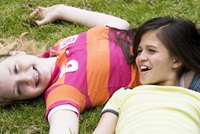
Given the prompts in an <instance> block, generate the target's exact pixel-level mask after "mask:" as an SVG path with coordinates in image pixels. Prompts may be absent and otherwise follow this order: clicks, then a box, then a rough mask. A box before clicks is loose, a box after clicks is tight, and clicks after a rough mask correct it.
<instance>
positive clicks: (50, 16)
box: [30, 4, 65, 25]
mask: <svg viewBox="0 0 200 134" xmlns="http://www.w3.org/2000/svg"><path fill="white" fill-rule="evenodd" d="M63 8H65V5H63V4H59V5H54V6H51V7H40V6H39V7H38V8H37V9H35V10H34V11H33V12H32V13H31V14H30V16H31V17H32V16H39V17H41V18H42V19H41V20H36V21H35V22H36V24H37V25H44V24H47V23H51V22H54V21H56V20H59V19H62V15H63V14H62V9H63Z"/></svg>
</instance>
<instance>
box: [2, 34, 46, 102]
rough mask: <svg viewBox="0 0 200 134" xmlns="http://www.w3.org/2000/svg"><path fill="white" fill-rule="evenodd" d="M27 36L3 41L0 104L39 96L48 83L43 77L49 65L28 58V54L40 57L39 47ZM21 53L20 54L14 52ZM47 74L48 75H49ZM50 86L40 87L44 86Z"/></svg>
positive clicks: (33, 58) (37, 59)
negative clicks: (46, 66) (38, 53)
mask: <svg viewBox="0 0 200 134" xmlns="http://www.w3.org/2000/svg"><path fill="white" fill-rule="evenodd" d="M26 36H27V35H26V34H23V35H22V36H21V37H20V38H13V37H12V38H8V39H1V40H0V41H1V44H0V46H1V51H0V74H1V76H0V105H5V104H8V103H12V102H13V101H22V100H26V99H32V98H35V97H37V96H39V95H40V94H41V93H42V92H43V91H44V89H45V87H46V86H47V84H48V81H47V80H44V79H45V78H47V79H48V80H49V76H48V77H47V76H45V77H42V76H43V73H44V72H47V69H46V68H45V64H44V63H43V61H41V60H40V58H38V57H37V56H33V55H26V54H25V52H22V51H26V52H29V53H32V54H37V53H36V52H39V51H36V50H37V48H38V47H37V45H36V42H35V41H34V40H29V39H28V38H27V37H26ZM13 50H20V51H13ZM46 75H47V74H46ZM39 82H41V83H43V84H44V83H46V85H45V84H44V85H40V83H39Z"/></svg>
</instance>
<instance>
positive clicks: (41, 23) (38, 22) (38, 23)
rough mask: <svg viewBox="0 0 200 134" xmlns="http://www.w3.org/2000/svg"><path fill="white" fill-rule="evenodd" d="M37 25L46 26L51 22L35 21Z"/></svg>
mask: <svg viewBox="0 0 200 134" xmlns="http://www.w3.org/2000/svg"><path fill="white" fill-rule="evenodd" d="M35 22H36V24H37V25H39V26H40V25H44V24H47V23H49V22H50V21H49V20H48V19H43V20H36V21H35Z"/></svg>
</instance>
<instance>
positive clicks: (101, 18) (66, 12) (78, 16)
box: [31, 4, 130, 30]
mask: <svg viewBox="0 0 200 134" xmlns="http://www.w3.org/2000/svg"><path fill="white" fill-rule="evenodd" d="M38 14H40V15H41V16H42V17H43V19H42V20H36V23H37V24H38V25H43V24H46V23H50V22H53V21H55V20H64V21H68V22H73V23H78V24H81V25H84V26H88V27H94V26H99V25H107V26H110V27H115V28H118V29H125V30H128V29H129V28H130V24H129V23H128V22H127V21H125V20H123V19H121V18H118V17H115V16H112V15H108V14H104V13H99V12H94V11H88V10H84V9H80V8H75V7H70V6H66V5H63V4H60V5H54V6H51V7H47V8H44V7H38V8H37V9H36V10H35V11H33V12H32V13H31V16H35V15H38Z"/></svg>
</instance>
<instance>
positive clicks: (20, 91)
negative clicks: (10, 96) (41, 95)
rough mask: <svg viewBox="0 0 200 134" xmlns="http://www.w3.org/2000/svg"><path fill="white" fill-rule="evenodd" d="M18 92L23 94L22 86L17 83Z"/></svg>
mask: <svg viewBox="0 0 200 134" xmlns="http://www.w3.org/2000/svg"><path fill="white" fill-rule="evenodd" d="M17 93H18V94H20V95H21V94H22V87H21V85H17Z"/></svg>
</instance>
